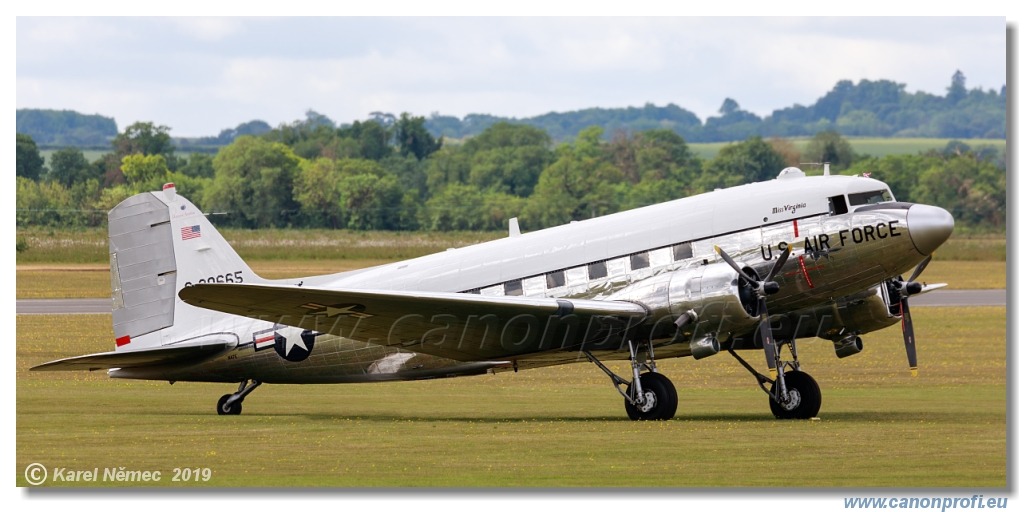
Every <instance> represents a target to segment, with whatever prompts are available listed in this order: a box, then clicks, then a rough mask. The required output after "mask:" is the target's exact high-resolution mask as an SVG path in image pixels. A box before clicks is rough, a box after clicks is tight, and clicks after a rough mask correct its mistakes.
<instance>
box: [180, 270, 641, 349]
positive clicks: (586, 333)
mask: <svg viewBox="0 0 1024 512" xmlns="http://www.w3.org/2000/svg"><path fill="white" fill-rule="evenodd" d="M178 296H179V297H181V299H182V300H183V301H185V302H186V303H188V304H191V305H193V306H199V307H203V308H207V309H212V310H215V311H222V312H224V313H231V314H235V315H241V316H245V317H250V318H259V319H262V320H266V321H272V322H276V323H280V324H285V325H291V326H294V327H300V328H302V329H308V330H311V331H315V332H320V333H331V334H335V335H338V336H343V337H346V338H349V339H356V340H360V341H367V342H370V343H374V344H377V345H384V346H390V347H399V348H404V349H407V350H412V351H415V352H421V353H424V354H430V355H435V356H439V357H446V358H449V359H455V360H458V361H494V360H504V359H507V358H512V357H521V356H525V355H528V354H533V353H538V352H545V351H551V350H572V349H574V348H579V347H580V346H581V345H583V344H594V343H602V344H603V345H610V346H611V345H614V346H613V347H611V348H612V349H614V350H617V349H619V348H620V347H619V344H620V342H622V336H621V334H622V333H623V332H625V330H626V329H627V328H628V327H629V326H635V325H637V324H638V323H640V322H641V321H642V320H643V319H644V318H646V316H647V314H648V311H647V309H646V308H645V307H644V306H642V305H639V304H635V303H631V302H621V301H602V300H580V299H554V298H533V297H521V296H517V297H508V296H504V297H490V296H481V295H476V294H469V293H449V292H412V291H392V290H331V289H323V288H311V287H297V286H279V285H262V284H259V285H257V284H198V285H195V286H190V287H186V288H184V289H182V290H181V291H180V292H179V293H178Z"/></svg>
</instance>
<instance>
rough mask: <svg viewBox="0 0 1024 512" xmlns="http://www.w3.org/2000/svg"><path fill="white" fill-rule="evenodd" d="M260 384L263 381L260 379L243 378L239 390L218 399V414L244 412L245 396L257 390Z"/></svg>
mask: <svg viewBox="0 0 1024 512" xmlns="http://www.w3.org/2000/svg"><path fill="white" fill-rule="evenodd" d="M260 384H263V383H262V382H260V381H258V380H249V379H246V380H243V381H242V383H241V384H239V385H238V391H236V392H234V393H231V394H227V395H224V396H222V397H220V400H217V414H221V415H224V414H229V415H235V414H242V400H245V397H246V396H247V395H248V394H249V393H252V392H253V391H254V390H256V388H258V387H259V386H260Z"/></svg>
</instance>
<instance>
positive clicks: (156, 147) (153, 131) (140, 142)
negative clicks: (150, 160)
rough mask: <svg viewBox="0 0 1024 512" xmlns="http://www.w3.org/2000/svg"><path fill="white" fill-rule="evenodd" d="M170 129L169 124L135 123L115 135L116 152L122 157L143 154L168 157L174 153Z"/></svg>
mask: <svg viewBox="0 0 1024 512" xmlns="http://www.w3.org/2000/svg"><path fill="white" fill-rule="evenodd" d="M170 131H171V129H170V128H168V127H167V126H162V125H161V126H157V125H154V124H153V123H151V122H142V121H140V122H137V123H133V124H132V125H130V126H128V127H127V128H125V129H124V132H122V133H119V134H117V137H114V141H113V143H112V144H113V146H114V153H115V154H116V155H118V157H121V158H123V157H125V156H127V155H134V154H142V155H163V157H164V158H165V159H167V158H169V157H170V156H171V155H173V154H174V143H173V141H172V140H171V134H170Z"/></svg>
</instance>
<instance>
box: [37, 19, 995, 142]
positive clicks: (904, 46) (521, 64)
mask: <svg viewBox="0 0 1024 512" xmlns="http://www.w3.org/2000/svg"><path fill="white" fill-rule="evenodd" d="M17 28H18V34H17V40H18V47H17V58H18V65H17V70H18V71H17V87H18V91H17V105H18V107H19V108H20V107H39V108H73V109H84V108H87V109H89V110H90V111H95V112H99V113H104V114H105V115H111V116H114V117H115V118H116V119H117V120H118V123H119V125H120V126H121V127H122V128H123V127H124V126H126V125H127V124H129V123H131V122H134V121H139V120H151V121H154V122H158V123H161V124H167V125H169V126H171V127H172V128H173V129H174V130H173V132H172V133H175V134H176V135H190V136H191V135H213V134H216V133H217V132H219V131H220V130H221V129H223V128H227V127H231V126H234V125H236V124H238V123H240V122H244V121H248V120H251V119H263V120H265V121H267V122H269V123H271V124H278V123H281V122H288V121H291V120H294V119H298V118H300V117H301V116H302V115H303V112H304V111H305V110H306V109H308V108H312V109H314V110H316V111H318V112H321V113H323V114H326V115H328V116H330V117H331V118H332V119H334V120H335V121H339V122H351V121H353V120H355V119H363V118H365V116H366V115H367V114H368V113H369V112H371V111H374V110H384V111H389V112H393V113H399V112H402V111H408V112H411V113H413V114H416V115H429V114H430V113H431V112H438V113H441V114H446V115H456V116H463V115H465V114H468V113H491V114H496V115H505V116H515V117H527V116H532V115H538V114H542V113H545V112H549V111H565V110H572V109H579V108H588V107H624V106H641V105H643V104H644V103H646V102H653V103H656V104H659V105H663V104H665V103H669V102H672V103H676V104H677V105H680V106H681V107H683V108H686V109H689V110H691V111H694V112H695V113H697V114H698V115H699V116H701V117H706V116H708V115H713V114H715V113H716V112H717V110H718V107H719V106H720V105H721V103H722V101H723V100H724V99H725V98H726V97H731V98H733V99H735V100H736V101H737V102H739V104H740V106H741V107H743V108H745V109H748V110H752V111H754V112H757V113H759V114H762V115H764V114H768V113H770V111H771V110H774V109H777V108H783V107H787V106H790V105H792V104H794V103H801V104H810V103H813V102H814V101H815V100H816V99H817V98H819V97H821V96H822V95H823V94H825V93H826V92H827V91H828V90H829V89H831V88H832V87H833V86H834V85H835V83H836V81H838V80H840V79H850V80H854V81H858V80H860V79H863V78H867V79H882V78H884V79H890V80H894V81H897V82H901V83H906V84H907V88H908V90H910V91H915V90H926V91H928V92H932V93H937V94H941V93H943V91H944V88H945V86H946V85H948V82H949V77H950V76H951V75H952V73H953V72H954V71H955V70H956V69H961V70H963V71H964V72H965V74H966V75H967V77H968V85H969V86H970V87H975V86H983V87H986V88H998V87H1000V86H1001V85H1002V84H1003V83H1005V24H1004V22H1003V21H1002V20H1000V19H998V18H993V19H984V20H980V21H979V20H977V19H959V18H951V19H944V18H943V19H931V18H926V19H921V18H616V17H609V18H526V17H518V18H170V19H167V18H126V19H121V18H98V19H96V18H84V19H79V18H70V19H69V18H56V19H50V18H19V19H18V22H17ZM47 34H52V35H53V36H52V37H48V36H47Z"/></svg>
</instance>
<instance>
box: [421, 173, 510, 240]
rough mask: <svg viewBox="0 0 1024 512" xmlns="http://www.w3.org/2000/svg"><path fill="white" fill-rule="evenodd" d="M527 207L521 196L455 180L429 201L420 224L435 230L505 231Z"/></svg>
mask: <svg viewBox="0 0 1024 512" xmlns="http://www.w3.org/2000/svg"><path fill="white" fill-rule="evenodd" d="M525 206H526V200H525V199H524V198H521V197H518V196H514V195H511V194H505V193H501V192H494V191H483V190H480V189H479V188H477V187H474V186H472V185H466V184H462V183H454V184H452V185H450V186H448V188H445V189H444V190H443V191H441V192H440V193H439V194H436V195H434V196H433V197H431V198H430V200H428V201H427V203H426V206H425V208H424V209H423V219H422V221H421V225H422V226H423V227H424V228H426V229H430V230H434V231H466V230H470V231H479V230H502V229H507V228H508V219H510V218H512V217H518V216H519V215H520V214H521V213H522V211H523V209H524V208H525Z"/></svg>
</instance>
